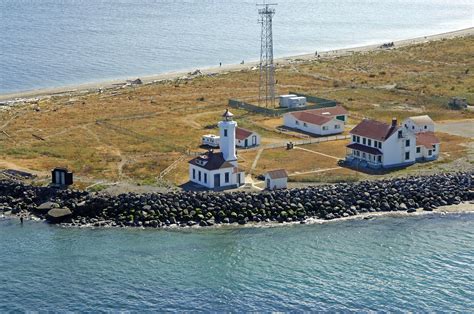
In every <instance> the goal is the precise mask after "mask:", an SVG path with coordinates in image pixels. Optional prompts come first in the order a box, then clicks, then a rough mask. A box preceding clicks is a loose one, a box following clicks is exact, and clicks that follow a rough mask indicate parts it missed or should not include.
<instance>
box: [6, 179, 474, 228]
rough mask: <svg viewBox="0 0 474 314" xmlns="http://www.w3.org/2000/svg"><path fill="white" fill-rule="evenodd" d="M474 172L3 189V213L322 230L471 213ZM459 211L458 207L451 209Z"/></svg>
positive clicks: (141, 224)
mask: <svg viewBox="0 0 474 314" xmlns="http://www.w3.org/2000/svg"><path fill="white" fill-rule="evenodd" d="M472 176H473V174H472V173H471V172H464V173H463V172H460V173H450V174H438V175H432V176H428V177H425V176H423V177H420V176H410V177H405V178H394V179H387V180H383V181H362V182H358V183H353V184H349V183H341V184H332V185H323V186H314V187H307V188H299V189H289V190H277V191H263V192H259V193H248V192H234V193H216V192H211V193H209V192H202V193H193V192H169V193H150V194H134V193H127V194H120V195H118V196H110V195H107V194H101V193H90V192H86V191H80V190H67V189H65V190H62V189H56V188H54V187H36V186H31V185H25V184H23V183H21V182H19V181H11V180H3V181H0V204H3V205H0V213H2V214H3V215H14V216H17V217H18V218H20V217H23V218H24V217H29V218H31V219H34V220H46V221H48V222H51V223H54V224H58V225H62V226H65V227H100V228H108V227H133V228H166V229H168V228H181V227H196V226H200V227H215V226H235V225H248V226H256V225H258V226H263V227H265V226H272V225H285V224H286V225H290V224H307V223H309V224H310V223H322V222H327V221H343V220H349V219H373V218H376V217H380V216H387V215H395V216H404V215H422V214H425V212H428V213H432V212H435V213H443V212H458V211H465V212H472V213H474V190H473V189H472V186H471V179H472ZM452 205H458V206H452Z"/></svg>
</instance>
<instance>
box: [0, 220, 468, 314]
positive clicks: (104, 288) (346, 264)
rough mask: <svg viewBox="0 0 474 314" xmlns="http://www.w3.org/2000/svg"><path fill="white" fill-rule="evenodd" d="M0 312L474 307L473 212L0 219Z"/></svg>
mask: <svg viewBox="0 0 474 314" xmlns="http://www.w3.org/2000/svg"><path fill="white" fill-rule="evenodd" d="M0 241H1V242H0V243H1V244H0V252H1V253H0V300H1V302H0V312H6V311H25V310H26V311H28V310H29V311H47V310H52V311H81V312H82V311H91V312H95V311H107V310H109V311H137V312H142V311H144V310H161V311H191V310H200V311H234V312H241V311H316V310H322V311H339V312H347V311H404V312H405V311H414V312H420V311H422V312H465V313H468V312H472V309H473V308H474V285H473V282H474V215H472V214H463V215H457V214H456V215H447V216H438V215H432V216H424V217H409V218H380V219H376V220H371V221H350V222H336V223H330V224H323V225H296V226H287V227H276V228H234V229H229V228H227V229H197V230H196V229H193V230H189V229H188V230H176V231H166V230H133V229H129V230H120V229H107V230H104V229H102V230H92V229H64V228H59V227H55V226H50V225H47V224H45V223H34V222H25V224H24V225H23V226H22V227H21V226H20V225H19V222H18V221H16V220H15V221H12V220H9V221H0Z"/></svg>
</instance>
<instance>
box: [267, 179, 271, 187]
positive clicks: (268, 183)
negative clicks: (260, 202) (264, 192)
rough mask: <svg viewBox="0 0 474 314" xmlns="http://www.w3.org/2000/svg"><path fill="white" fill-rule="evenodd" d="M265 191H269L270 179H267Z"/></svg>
mask: <svg viewBox="0 0 474 314" xmlns="http://www.w3.org/2000/svg"><path fill="white" fill-rule="evenodd" d="M267 189H270V179H267Z"/></svg>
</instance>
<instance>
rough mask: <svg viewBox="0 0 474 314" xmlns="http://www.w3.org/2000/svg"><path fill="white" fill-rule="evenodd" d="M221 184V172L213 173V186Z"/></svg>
mask: <svg viewBox="0 0 474 314" xmlns="http://www.w3.org/2000/svg"><path fill="white" fill-rule="evenodd" d="M220 186H221V174H220V173H217V174H215V175H214V187H216V188H218V187H220Z"/></svg>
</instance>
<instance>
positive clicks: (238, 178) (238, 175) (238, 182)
mask: <svg viewBox="0 0 474 314" xmlns="http://www.w3.org/2000/svg"><path fill="white" fill-rule="evenodd" d="M241 182H242V181H241V180H240V173H238V174H237V185H238V186H240V185H241Z"/></svg>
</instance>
